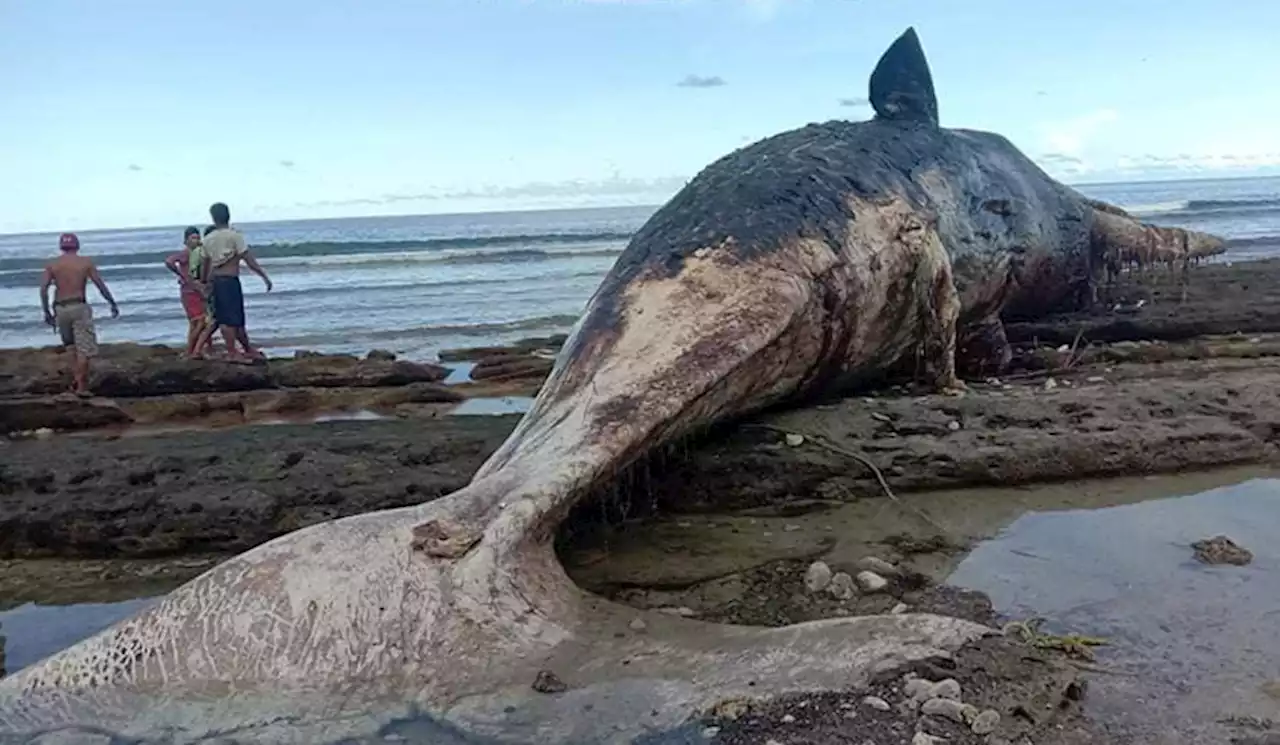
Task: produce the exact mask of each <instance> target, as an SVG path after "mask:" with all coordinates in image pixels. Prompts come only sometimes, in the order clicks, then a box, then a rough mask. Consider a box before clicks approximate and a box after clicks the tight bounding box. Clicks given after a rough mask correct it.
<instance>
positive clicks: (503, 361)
mask: <svg viewBox="0 0 1280 745" xmlns="http://www.w3.org/2000/svg"><path fill="white" fill-rule="evenodd" d="M554 366H555V361H554V360H548V359H543V358H541V357H509V356H498V357H486V358H484V359H482V360H480V361H479V362H477V363H476V365H475V367H473V368H472V369H471V379H472V380H493V381H498V380H520V379H526V378H532V379H538V380H540V379H542V378H545V377H546V376H547V375H548V374H549V373H550V372H551V368H552V367H554Z"/></svg>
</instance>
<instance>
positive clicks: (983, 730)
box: [969, 709, 1000, 735]
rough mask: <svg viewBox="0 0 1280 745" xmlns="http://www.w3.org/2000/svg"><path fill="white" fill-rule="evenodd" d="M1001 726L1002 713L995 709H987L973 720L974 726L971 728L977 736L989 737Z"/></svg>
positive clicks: (970, 726)
mask: <svg viewBox="0 0 1280 745" xmlns="http://www.w3.org/2000/svg"><path fill="white" fill-rule="evenodd" d="M999 725H1000V712H998V711H996V710H995V709H987V710H986V711H984V712H982V713H980V714H978V716H976V717H974V718H973V724H971V725H969V728H970V729H972V730H973V734H975V735H989V734H991V733H992V732H995V731H996V727H998V726H999Z"/></svg>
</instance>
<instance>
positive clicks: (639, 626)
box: [630, 618, 649, 631]
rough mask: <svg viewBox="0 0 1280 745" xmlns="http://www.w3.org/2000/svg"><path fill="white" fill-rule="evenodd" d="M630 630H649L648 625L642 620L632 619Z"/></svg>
mask: <svg viewBox="0 0 1280 745" xmlns="http://www.w3.org/2000/svg"><path fill="white" fill-rule="evenodd" d="M630 628H631V630H632V631H644V630H645V629H647V628H649V624H647V623H645V622H644V619H643V618H635V619H632V621H631V623H630Z"/></svg>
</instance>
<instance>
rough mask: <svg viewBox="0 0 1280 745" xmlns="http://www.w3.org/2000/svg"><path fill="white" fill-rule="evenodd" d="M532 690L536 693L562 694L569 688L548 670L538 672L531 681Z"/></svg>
mask: <svg viewBox="0 0 1280 745" xmlns="http://www.w3.org/2000/svg"><path fill="white" fill-rule="evenodd" d="M533 690H535V691H537V692H538V693H564V692H565V691H567V690H569V686H567V685H565V682H564V681H563V680H560V677H559V676H558V675H556V674H555V673H553V672H551V671H550V670H539V671H538V676H537V677H536V678H534V679H533Z"/></svg>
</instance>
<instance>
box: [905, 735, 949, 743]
mask: <svg viewBox="0 0 1280 745" xmlns="http://www.w3.org/2000/svg"><path fill="white" fill-rule="evenodd" d="M944 742H946V740H945V739H943V738H941V737H934V736H933V735H931V734H929V733H927V732H917V733H916V734H915V736H914V737H912V738H911V745H941V743H944Z"/></svg>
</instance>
